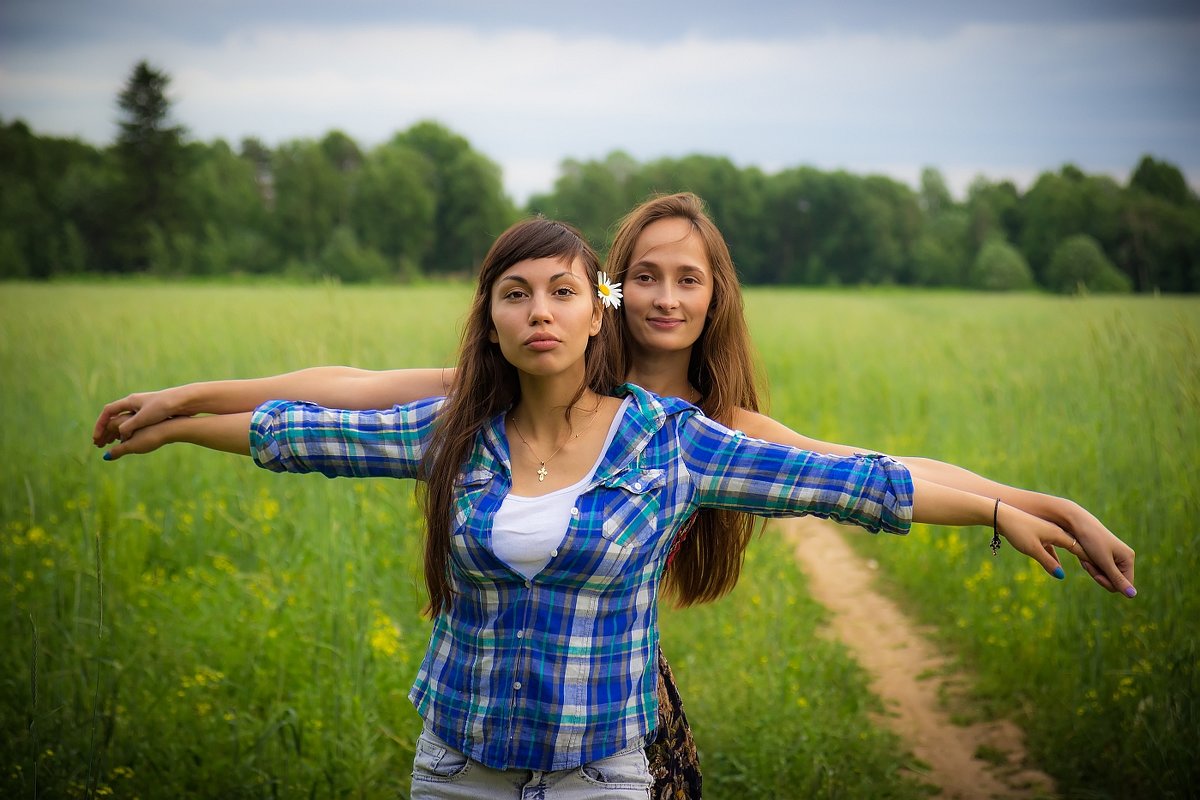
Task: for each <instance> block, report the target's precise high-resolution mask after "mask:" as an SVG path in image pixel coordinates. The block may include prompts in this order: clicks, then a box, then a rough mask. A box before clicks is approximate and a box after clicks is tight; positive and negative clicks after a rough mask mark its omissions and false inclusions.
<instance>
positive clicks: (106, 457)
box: [100, 450, 112, 461]
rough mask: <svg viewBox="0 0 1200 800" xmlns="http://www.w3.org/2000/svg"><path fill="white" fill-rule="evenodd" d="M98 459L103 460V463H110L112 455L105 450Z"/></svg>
mask: <svg viewBox="0 0 1200 800" xmlns="http://www.w3.org/2000/svg"><path fill="white" fill-rule="evenodd" d="M100 457H101V458H103V459H104V460H105V461H112V453H111V452H109V451H108V450H105V451H104V455H102V456H100Z"/></svg>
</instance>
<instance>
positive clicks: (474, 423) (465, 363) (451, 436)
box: [421, 218, 619, 617]
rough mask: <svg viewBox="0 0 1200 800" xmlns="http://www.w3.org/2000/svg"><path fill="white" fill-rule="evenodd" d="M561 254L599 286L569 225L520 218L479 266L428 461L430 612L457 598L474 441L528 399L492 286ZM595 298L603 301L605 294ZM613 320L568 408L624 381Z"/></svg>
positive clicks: (603, 329) (587, 250) (594, 261)
mask: <svg viewBox="0 0 1200 800" xmlns="http://www.w3.org/2000/svg"><path fill="white" fill-rule="evenodd" d="M538 258H557V259H561V260H562V261H563V263H564V264H568V265H569V264H573V263H575V262H576V261H578V262H579V263H580V264H582V265H583V268H584V270H585V271H586V274H587V278H588V282H589V285H591V286H595V285H596V273H597V272H598V271H599V269H600V259H599V257H598V256H597V255H596V252H595V251H594V250H593V249H592V248H591V247H590V246H589V245H588V244H587V241H586V240H585V239H584V238H583V235H582V234H581V233H580V232H579V231H578V230H576V229H575V228H573V227H571V226H570V225H567V224H566V223H562V222H556V221H554V220H549V219H544V218H536V219H528V220H524V221H523V222H518V223H516V224H515V225H513V226H512V227H510V228H509V229H508V230H506V231H505V232H504V233H502V234H500V236H499V238H497V239H496V241H495V242H493V243H492V247H491V249H490V250H488V253H487V255H486V256H484V259H483V264H482V265H481V266H480V268H479V281H478V284H477V286H476V288H475V298H474V300H473V301H472V303H471V310H470V312H469V315H468V317H467V321H466V325H465V326H464V328H463V334H462V342H461V344H460V345H459V350H458V360H457V363H458V370H457V373H456V375H455V379H454V388H453V392H452V393H451V395H450V396H449V397H448V398H447V399H446V404H445V406H444V407H443V408H442V410H441V413H440V414H439V415H438V420H437V432H436V434H435V436H436V442H437V444H436V446H435V447H433V448H431V449H430V451H429V453H428V454H427V455H426V457H425V462H424V464H423V465H422V469H423V475H422V477H423V478H424V489H423V490H422V493H421V498H422V501H423V506H424V512H425V530H426V541H425V586H426V588H427V589H428V590H429V606H428V607H427V608H426V609H425V611H426V613H427V614H428V615H429V616H430V617H434V616H437V615H438V614H439V613H441V612H442V611H445V610H447V609H448V608H449V606H450V603H451V602H452V600H453V588H452V586H451V582H450V569H451V566H450V535H451V526H452V520H453V518H454V493H455V483H456V479H457V476H458V474H459V473H460V472H462V466H463V464H464V463H465V462H466V460H467V458H468V457H469V456H470V454H471V450H472V449H473V448H474V446H475V437H476V436H477V435H478V434H479V432H480V431H481V430H483V428H484V426H485V425H487V423H488V421H489V420H491V419H492V418H493V417H495V416H496V415H497V414H499V413H501V412H503V411H505V410H507V409H508V408H510V407H511V406H513V405H515V404H516V403H517V401H518V400H520V398H521V385H520V383H519V382H518V380H517V370H516V368H515V367H513V365H512V364H510V363H508V361H506V360H505V358H504V355H503V354H502V353H501V352H500V346H499V345H498V344H493V343H492V341H491V340H490V339H489V338H488V334H489V333H490V332H491V330H492V284H494V283H495V282H496V279H497V278H499V277H500V275H501V274H503V273H504V271H505V270H507V269H508V268H509V267H511V266H512V265H514V264H516V263H518V262H521V261H528V260H531V259H538ZM592 302H593V303H595V304H596V305H599V304H600V299H599V297H598V296H593V297H592ZM617 327H619V326H617V325H614V324H607V325H605V324H601V326H600V332H599V333H598V334H596V335H595V336H593V337H592V338H591V339H590V340H589V341H588V344H587V348H586V349H585V350H584V356H583V357H584V362H585V370H584V380H583V383H582V384H581V385H580V386H579V390H578V392H576V394H575V397H574V398H572V400H571V403H570V405H568V407H567V411H566V413H567V415H568V418H569V416H570V410H571V406H573V405H574V404H575V402H576V401H577V400H579V398H580V397H582V396H583V393H584V391H585V390H587V389H591V390H592V391H594V392H596V393H598V394H602V395H607V394H611V393H612V389H613V387H614V386H615V385H616V384H617V382H618V380H619V378H618V375H619V373H618V372H617V370H616V366H615V358H614V356H615V354H616V351H617V347H616V341H615V333H614V329H615V328H617Z"/></svg>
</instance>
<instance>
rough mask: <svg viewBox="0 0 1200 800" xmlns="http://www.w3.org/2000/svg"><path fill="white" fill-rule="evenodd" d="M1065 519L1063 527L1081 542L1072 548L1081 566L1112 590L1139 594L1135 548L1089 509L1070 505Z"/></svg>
mask: <svg viewBox="0 0 1200 800" xmlns="http://www.w3.org/2000/svg"><path fill="white" fill-rule="evenodd" d="M1070 505H1071V507H1070V508H1068V509H1067V510H1066V511H1065V512H1064V514H1063V515H1062V516H1063V518H1064V519H1065V520H1066V524H1065V525H1064V526H1063V529H1064V530H1065V531H1066V532H1067V534H1068V535H1070V536H1071V537H1072V538H1074V539H1075V540H1077V541H1078V544H1077V545H1076V546H1074V547H1073V548H1070V550H1071V554H1072V555H1074V556H1075V557H1076V558H1078V559H1079V563H1080V565H1081V566H1082V567H1083V569H1084V571H1086V572H1087V574H1088V575H1091V576H1092V580H1094V581H1096V583H1098V584H1100V585H1101V586H1103V587H1104V588H1105V589H1107V590H1108V591H1110V592H1120V593H1121V594H1123V595H1125V596H1126V597H1134V596H1135V595H1137V589H1135V588H1134V584H1133V562H1134V559H1135V558H1136V555H1137V554H1136V553H1134V552H1133V548H1132V547H1130V546H1129V545H1127V544H1125V542H1123V541H1121V540H1120V539H1119V538H1117V536H1116V534H1114V533H1113V532H1112V531H1110V530H1109V529H1108V528H1106V527H1105V526H1104V523H1102V522H1101V521H1100V520H1098V519H1096V517H1095V516H1094V515H1093V514H1092V513H1091V512H1089V511H1088V510H1087V509H1085V508H1083V507H1081V506H1079V505H1076V504H1075V503H1071V504H1070Z"/></svg>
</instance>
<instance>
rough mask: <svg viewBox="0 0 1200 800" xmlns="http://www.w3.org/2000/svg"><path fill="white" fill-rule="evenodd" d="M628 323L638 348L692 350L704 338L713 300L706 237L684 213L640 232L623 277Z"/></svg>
mask: <svg viewBox="0 0 1200 800" xmlns="http://www.w3.org/2000/svg"><path fill="white" fill-rule="evenodd" d="M623 289H624V292H625V324H626V326H627V327H628V330H629V334H630V337H631V339H632V343H633V346H634V348H635V350H638V351H641V352H644V353H662V352H677V351H681V350H688V349H690V348H691V347H692V345H694V344H695V343H696V340H697V339H699V338H700V334H701V333H702V332H703V331H704V326H705V324H706V322H707V318H708V311H709V306H710V304H711V303H712V298H713V275H712V268H711V266H710V265H709V259H708V251H707V249H706V248H705V246H704V240H703V239H701V238H700V236H699V234H697V233H696V231H695V230H693V228H692V225H691V223H690V222H689V221H688V220H686V219H683V218H680V217H671V218H668V219H661V220H658V221H657V222H653V223H651V224H649V225H647V226H646V227H645V229H643V230H642V232H641V234H640V235H639V236H638V237H637V240H636V242H635V244H634V247H633V258H632V259H631V260H630V262H629V268H628V270H627V271H626V272H625V275H624V287H623Z"/></svg>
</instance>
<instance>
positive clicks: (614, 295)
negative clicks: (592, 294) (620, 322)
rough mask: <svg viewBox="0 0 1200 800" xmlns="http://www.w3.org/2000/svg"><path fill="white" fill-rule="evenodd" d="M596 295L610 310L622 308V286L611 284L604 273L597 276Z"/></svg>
mask: <svg viewBox="0 0 1200 800" xmlns="http://www.w3.org/2000/svg"><path fill="white" fill-rule="evenodd" d="M596 294H597V295H599V297H600V302H602V303H604V305H606V306H608V307H609V308H620V307H621V284H619V283H609V280H608V275H606V274H605V273H604V272H603V271H601V272H600V273H599V275H597V276H596Z"/></svg>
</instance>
